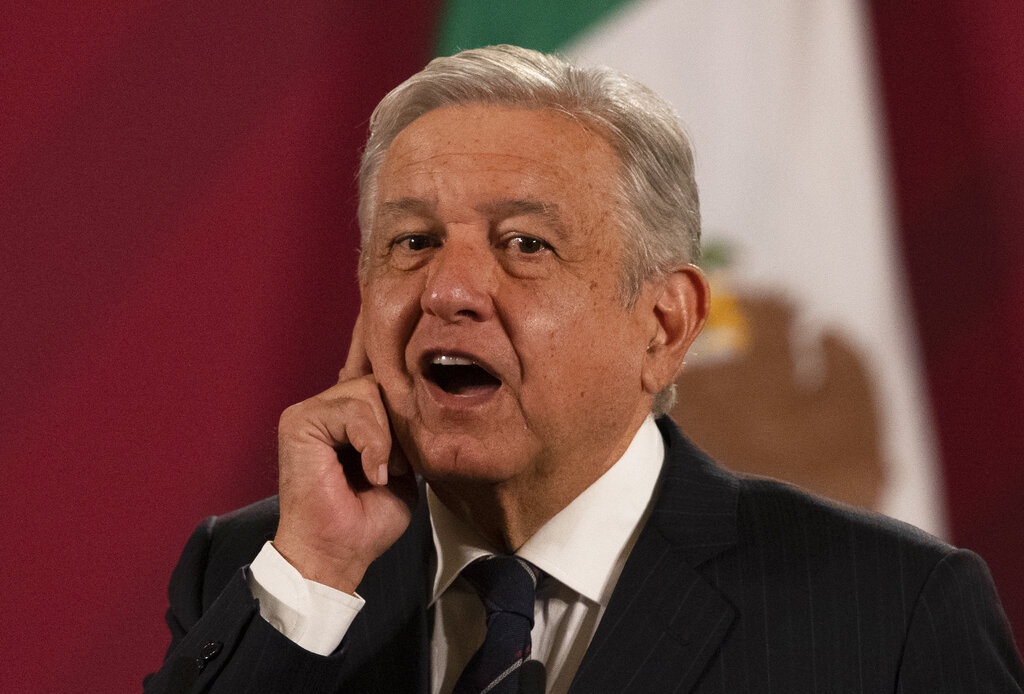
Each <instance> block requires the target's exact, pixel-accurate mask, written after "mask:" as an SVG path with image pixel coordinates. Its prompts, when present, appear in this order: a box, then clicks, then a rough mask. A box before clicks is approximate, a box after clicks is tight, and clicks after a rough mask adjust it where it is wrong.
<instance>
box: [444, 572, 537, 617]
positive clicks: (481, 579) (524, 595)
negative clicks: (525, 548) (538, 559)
mask: <svg viewBox="0 0 1024 694" xmlns="http://www.w3.org/2000/svg"><path fill="white" fill-rule="evenodd" d="M462 575H463V576H465V577H466V580H467V581H469V582H470V584H472V586H473V587H474V588H475V589H476V592H477V593H478V594H479V595H480V600H481V601H483V604H484V608H485V609H486V610H487V617H488V618H490V617H491V616H492V615H494V614H495V613H498V612H511V613H514V614H517V615H519V616H521V617H524V618H526V619H527V620H529V622H530V626H531V627H532V626H533V601H534V595H535V593H536V589H537V580H538V579H539V578H540V570H539V569H538V568H537V567H536V566H534V565H533V564H531V563H530V562H528V561H526V560H525V559H520V558H519V557H517V556H515V555H508V554H504V555H495V556H493V557H488V558H487V559H480V560H478V561H475V562H473V563H472V564H470V565H469V566H467V567H466V568H465V569H463V570H462Z"/></svg>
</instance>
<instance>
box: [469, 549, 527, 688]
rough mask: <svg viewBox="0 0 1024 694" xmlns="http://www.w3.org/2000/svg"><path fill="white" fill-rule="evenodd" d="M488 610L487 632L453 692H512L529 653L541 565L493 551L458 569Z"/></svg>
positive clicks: (516, 686)
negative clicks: (491, 553)
mask: <svg viewBox="0 0 1024 694" xmlns="http://www.w3.org/2000/svg"><path fill="white" fill-rule="evenodd" d="M462 575H463V576H465V577H466V580H468V581H469V582H470V583H471V584H472V585H473V587H474V588H476V592H477V593H478V594H479V595H480V599H481V600H482V601H483V603H484V608H485V609H486V610H487V635H486V636H485V637H484V642H483V644H481V646H480V648H479V649H478V650H477V652H476V653H474V654H473V657H472V658H471V659H470V661H469V664H468V665H466V669H465V670H463V671H462V674H461V675H460V676H459V681H458V682H456V683H455V689H453V690H452V694H516V692H518V691H519V674H520V667H521V666H522V664H523V663H524V662H526V661H527V660H528V659H529V658H530V629H532V628H533V600H534V592H535V590H536V588H537V581H538V579H539V578H540V570H538V569H537V567H535V566H534V565H533V564H530V563H529V562H528V561H525V560H523V559H520V558H519V557H516V556H511V555H503V556H494V557H489V558H487V559H482V560H478V561H475V562H473V563H472V564H470V565H469V566H467V567H466V568H465V569H463V570H462Z"/></svg>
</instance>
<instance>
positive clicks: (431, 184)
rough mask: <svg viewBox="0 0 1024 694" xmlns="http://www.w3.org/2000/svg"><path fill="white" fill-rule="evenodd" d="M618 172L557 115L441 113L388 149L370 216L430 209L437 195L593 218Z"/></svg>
mask: <svg viewBox="0 0 1024 694" xmlns="http://www.w3.org/2000/svg"><path fill="white" fill-rule="evenodd" d="M618 169H619V163H618V157H617V155H616V154H615V152H614V151H613V150H612V148H611V146H610V145H609V144H608V142H607V140H606V139H605V138H604V137H602V136H601V135H600V134H598V133H596V132H595V131H594V129H593V128H589V127H587V126H586V125H584V124H582V123H580V122H579V121H578V120H577V119H574V118H572V117H570V116H567V115H565V114H563V113H561V112H557V111H552V110H544V109H520V108H509V107H502V106H489V105H486V106H485V105H471V106H451V107H445V108H442V109H436V110H434V111H431V112H429V113H427V114H424V115H423V116H421V117H420V118H418V119H416V120H415V121H413V122H412V123H411V124H409V125H408V126H406V128H404V129H403V130H402V131H401V132H400V133H399V134H398V135H397V136H396V137H395V139H394V140H393V141H392V143H391V146H390V147H389V148H388V150H387V152H386V153H385V155H384V157H383V161H382V162H381V164H380V167H379V170H378V172H377V180H376V185H375V186H374V188H375V190H374V193H375V199H374V201H373V202H374V209H373V215H374V216H376V214H377V213H378V212H379V211H380V208H381V206H382V205H384V206H390V205H392V203H393V202H394V200H395V199H398V198H407V197H410V196H412V197H421V198H423V199H424V200H425V201H426V202H430V201H431V200H433V199H435V198H436V197H437V196H439V195H441V194H442V193H443V194H445V195H446V196H448V197H453V198H457V197H459V196H461V195H463V194H469V193H473V194H476V195H492V196H494V198H495V199H496V200H497V199H523V200H529V199H539V200H541V201H547V202H549V203H550V204H553V205H558V206H560V207H562V208H563V209H565V210H579V211H581V212H582V211H584V210H589V211H592V212H594V213H601V212H602V211H603V210H604V209H605V208H607V207H608V206H609V202H610V199H611V198H613V197H615V196H614V192H615V188H616V187H617V184H618ZM367 221H370V220H367Z"/></svg>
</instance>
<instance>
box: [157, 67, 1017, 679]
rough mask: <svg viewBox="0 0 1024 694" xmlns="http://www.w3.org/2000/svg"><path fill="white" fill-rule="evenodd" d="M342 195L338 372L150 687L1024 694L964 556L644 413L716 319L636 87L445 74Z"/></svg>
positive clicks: (671, 170) (178, 573)
mask: <svg viewBox="0 0 1024 694" xmlns="http://www.w3.org/2000/svg"><path fill="white" fill-rule="evenodd" d="M360 195H361V197H360V224H361V227H362V231H363V239H362V254H361V256H360V288H361V295H362V304H361V314H360V317H359V320H358V321H357V324H356V328H355V330H354V333H353V338H352V343H351V346H350V349H349V355H348V359H347V361H346V364H345V367H344V369H343V370H342V371H341V374H340V378H339V382H338V384H337V385H335V386H334V387H332V388H331V389H329V390H327V391H326V392H324V393H322V394H321V395H319V396H317V397H314V398H311V399H310V400H307V401H305V402H303V403H301V404H299V405H296V406H293V407H291V408H289V409H288V410H287V411H286V412H285V413H284V414H283V415H282V417H281V423H280V494H279V501H278V500H277V499H271V500H267V501H264V502H260V503H258V504H255V505H254V506H251V507H249V508H247V509H243V510H241V511H238V512H235V513H233V514H229V515H227V516H224V517H221V518H212V519H208V520H207V521H206V522H205V523H204V524H203V525H201V526H200V528H199V529H197V531H196V532H195V533H194V534H193V536H192V538H191V539H190V540H189V543H188V545H187V546H186V548H185V551H184V553H183V556H182V559H181V561H180V563H179V565H178V567H177V568H176V570H175V573H174V576H173V577H172V581H171V587H170V598H171V606H170V609H169V611H168V623H169V625H170V627H171V631H172V644H171V648H170V649H169V651H168V655H167V659H166V661H165V664H164V667H163V668H162V669H161V671H160V672H159V673H157V674H155V675H152V676H151V677H150V678H149V679H148V680H147V691H154V692H157V691H191V690H194V691H204V692H205V691H210V692H245V691H253V692H364V691H365V692H370V691H373V692H377V691H380V692H427V691H430V692H449V691H453V690H454V691H457V692H470V691H476V692H481V691H492V692H500V691H520V690H524V691H525V690H528V688H529V687H531V686H532V687H535V688H536V689H537V690H543V689H544V688H546V689H547V690H548V691H552V692H566V691H572V692H588V693H589V692H621V691H645V692H663V691H670V692H760V691H783V692H803V691H806V692H844V693H845V692H880V691H893V692H895V691H899V692H916V691H921V692H925V691H927V692H996V691H999V692H1019V691H1021V682H1022V679H1024V675H1022V672H1021V666H1020V662H1019V659H1018V657H1017V655H1016V654H1015V652H1014V646H1013V642H1012V639H1011V637H1010V636H1009V631H1008V627H1007V625H1006V619H1005V616H1004V615H1003V613H1002V610H1001V607H1000V606H999V603H998V599H997V598H996V596H995V593H994V589H993V587H992V585H991V580H990V578H989V577H988V574H987V570H986V568H985V566H984V564H983V563H982V562H981V561H980V560H979V559H978V558H977V557H975V556H974V555H972V554H970V553H969V552H964V551H962V550H956V549H954V548H951V547H949V546H947V545H944V544H942V543H941V542H939V541H937V540H935V539H934V538H931V537H929V536H926V535H925V534H924V533H921V532H920V531H916V530H914V529H913V528H910V527H907V526H904V525H901V524H898V523H896V522H894V521H890V520H887V519H882V518H875V517H865V516H860V515H857V514H855V513H854V512H851V511H849V510H843V509H838V508H834V507H832V506H830V505H828V504H826V503H823V502H821V501H818V500H815V499H812V498H811V497H809V496H807V495H804V494H802V493H801V492H799V491H796V490H793V489H791V488H788V487H786V486H784V485H781V484H778V483H775V482H771V481H767V480H756V479H737V478H735V477H733V476H731V475H729V474H728V473H726V472H724V471H722V470H720V469H718V468H716V467H715V466H714V465H713V464H712V463H711V462H710V461H709V460H708V459H707V458H706V457H704V456H703V455H702V454H701V453H700V452H699V451H698V450H696V449H695V448H694V447H693V446H692V445H691V444H690V443H689V442H687V441H686V440H685V438H683V436H682V435H681V433H680V432H679V431H678V429H677V428H676V427H675V426H674V425H673V424H672V423H671V422H670V421H668V420H667V419H665V418H660V419H658V420H657V422H655V420H654V418H653V417H652V411H653V412H654V413H660V412H663V411H664V410H665V409H666V408H667V406H668V405H669V404H670V401H671V397H672V394H671V384H672V383H673V381H674V379H675V377H676V375H677V374H678V371H679V369H680V368H681V365H682V361H683V357H684V355H685V353H686V350H687V348H688V347H689V346H690V344H691V342H692V341H693V339H694V338H695V337H696V336H697V334H698V333H699V332H700V330H701V327H702V326H703V323H704V320H705V317H706V313H707V306H708V289H707V285H706V283H705V281H704V279H703V276H702V275H701V273H700V271H699V270H697V269H696V267H695V266H693V265H692V264H691V262H692V261H693V260H694V259H695V256H696V254H697V248H698V242H699V226H700V225H699V212H698V205H697V191H696V184H695V183H694V180H693V163H692V156H691V153H690V149H689V145H688V144H687V142H686V139H685V137H684V136H683V134H682V132H681V131H680V130H679V126H678V124H677V122H676V119H675V116H674V114H673V113H672V111H671V109H670V108H669V107H668V106H667V105H666V104H665V103H664V102H663V101H662V100H661V99H659V98H658V97H657V96H656V95H654V94H652V93H651V92H650V91H649V90H647V89H645V88H644V87H642V86H640V85H638V84H636V83H634V82H632V81H630V80H628V79H627V78H624V77H622V76H621V75H618V74H616V73H614V72H611V71H608V70H604V69H587V70H584V69H579V68H576V67H573V66H572V65H569V64H567V63H565V62H563V61H561V60H560V59H556V58H552V57H549V56H543V55H541V54H538V53H535V52H532V51H526V50H523V49H518V48H514V47H495V48H489V49H480V50H475V51H465V52H463V53H460V54H457V55H455V56H452V57H450V58H442V59H438V60H435V61H433V62H432V63H431V64H430V65H429V66H428V67H427V68H425V69H424V70H423V71H422V72H420V73H419V74H417V75H415V76H413V77H412V78H410V79H409V80H408V81H407V82H406V83H404V84H403V85H401V86H399V87H398V88H396V89H395V90H394V91H393V92H392V93H391V94H389V95H388V96H387V97H385V99H384V100H383V101H382V102H381V104H380V105H379V106H378V108H377V110H376V112H375V113H374V116H373V118H372V120H371V133H370V137H369V140H368V143H367V148H366V151H365V154H364V157H363V163H362V167H361V171H360ZM412 472H414V473H415V475H413V474H411V473H412ZM417 479H420V480H423V481H425V484H420V485H418V484H417ZM271 539H272V540H273V542H272V543H267V542H266V541H267V540H271ZM492 556H497V557H498V558H497V559H490V560H488V559H486V558H488V557H492ZM481 559H483V560H482V561H481ZM486 567H489V568H486ZM513 594H514V596H515V597H514V600H513V598H511V597H509V596H511V595H513ZM513 601H515V602H516V606H512V602H513ZM523 602H525V603H526V604H527V605H528V608H527V609H525V610H523V609H521V604H522V603H523ZM499 658H505V659H506V660H503V661H502V660H500V659H499ZM492 661H493V662H492ZM495 662H501V663H504V664H502V665H500V667H498V669H497V670H495V671H487V668H488V667H492V666H493V663H495ZM542 671H546V685H545V684H541V683H539V680H542V679H543V674H542ZM189 687H192V689H189Z"/></svg>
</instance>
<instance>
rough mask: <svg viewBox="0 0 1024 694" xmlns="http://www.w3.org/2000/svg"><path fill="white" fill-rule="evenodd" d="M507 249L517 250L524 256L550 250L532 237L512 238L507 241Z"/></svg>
mask: <svg viewBox="0 0 1024 694" xmlns="http://www.w3.org/2000/svg"><path fill="white" fill-rule="evenodd" d="M508 243H509V247H510V248H514V249H516V250H518V251H519V252H520V253H523V254H525V255H534V254H537V253H540V252H541V251H544V250H551V246H550V245H548V244H547V242H545V241H541V240H540V239H538V238H534V237H533V236H513V237H512V238H511V239H509V242H508Z"/></svg>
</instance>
